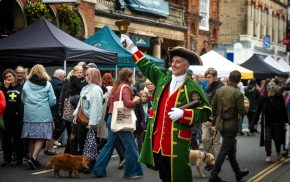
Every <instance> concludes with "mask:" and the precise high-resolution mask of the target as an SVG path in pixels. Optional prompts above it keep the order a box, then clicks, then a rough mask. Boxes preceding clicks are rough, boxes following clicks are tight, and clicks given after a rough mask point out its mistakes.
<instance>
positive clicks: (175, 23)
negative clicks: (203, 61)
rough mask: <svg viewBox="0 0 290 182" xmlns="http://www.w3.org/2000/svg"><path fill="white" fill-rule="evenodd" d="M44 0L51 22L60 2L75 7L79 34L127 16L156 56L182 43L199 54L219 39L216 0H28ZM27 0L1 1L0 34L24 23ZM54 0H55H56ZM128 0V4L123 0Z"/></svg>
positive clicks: (131, 28)
mask: <svg viewBox="0 0 290 182" xmlns="http://www.w3.org/2000/svg"><path fill="white" fill-rule="evenodd" d="M31 1H41V2H43V3H47V6H48V8H49V9H50V17H51V21H52V23H53V24H55V25H56V26H59V20H58V16H57V12H58V8H59V5H60V4H61V3H65V2H66V3H68V2H70V4H72V5H74V6H75V7H77V11H78V15H79V16H80V18H81V21H82V23H81V31H80V33H79V34H78V35H77V37H78V38H80V39H84V38H87V37H89V36H91V35H93V34H94V33H95V32H96V31H97V30H99V29H101V28H102V27H103V26H104V25H108V26H109V27H110V28H111V29H112V30H113V31H115V32H117V31H118V28H117V26H116V25H115V22H116V21H117V20H119V19H127V20H129V21H130V22H131V23H130V26H129V29H128V33H129V34H130V36H131V35H132V36H135V37H137V39H138V38H140V37H147V40H149V43H148V44H149V45H147V47H146V46H145V47H141V49H142V50H143V51H145V52H148V53H149V54H152V55H154V56H155V57H163V58H165V57H166V52H167V49H168V47H173V46H177V45H181V46H185V47H187V48H189V49H191V50H194V51H195V52H197V53H198V54H201V53H205V52H207V51H209V50H211V49H212V48H213V46H214V45H215V44H216V43H218V42H219V38H218V32H219V28H220V26H221V22H220V21H219V20H218V18H219V1H217V0H139V1H140V2H141V1H142V3H143V4H146V5H148V7H147V8H148V9H145V10H144V9H142V8H139V9H138V8H134V7H133V6H130V5H131V4H132V2H136V5H138V4H137V2H139V1H137V0H136V1H131V4H129V3H128V1H124V0H31ZM26 2H27V0H1V1H0V35H9V34H11V33H14V32H16V31H19V30H21V29H22V28H24V27H25V26H27V22H26V18H25V16H24V10H23V9H24V5H25V3H26ZM56 2H57V3H56ZM126 3H127V4H126Z"/></svg>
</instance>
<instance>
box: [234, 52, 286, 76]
mask: <svg viewBox="0 0 290 182" xmlns="http://www.w3.org/2000/svg"><path fill="white" fill-rule="evenodd" d="M265 57H266V56H262V55H258V54H254V55H253V56H252V57H250V58H249V59H248V60H247V61H246V62H244V63H243V64H241V65H240V66H242V67H244V68H247V69H249V70H252V71H253V72H254V78H255V79H257V80H261V79H266V78H273V77H275V76H279V77H288V74H287V73H284V72H282V71H280V70H277V69H276V68H274V67H272V66H270V65H269V64H267V63H266V62H265V61H264V59H265Z"/></svg>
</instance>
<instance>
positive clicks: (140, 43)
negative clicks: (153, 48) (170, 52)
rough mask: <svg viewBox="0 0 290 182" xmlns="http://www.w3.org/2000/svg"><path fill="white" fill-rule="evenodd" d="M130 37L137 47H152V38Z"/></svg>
mask: <svg viewBox="0 0 290 182" xmlns="http://www.w3.org/2000/svg"><path fill="white" fill-rule="evenodd" d="M130 37H131V39H132V41H133V43H134V44H135V45H136V46H137V47H150V37H146V36H142V35H131V36H130Z"/></svg>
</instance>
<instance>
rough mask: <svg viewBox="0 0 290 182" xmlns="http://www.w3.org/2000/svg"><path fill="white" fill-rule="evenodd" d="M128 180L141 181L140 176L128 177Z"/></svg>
mask: <svg viewBox="0 0 290 182" xmlns="http://www.w3.org/2000/svg"><path fill="white" fill-rule="evenodd" d="M128 178H130V179H139V178H140V176H130V177H128Z"/></svg>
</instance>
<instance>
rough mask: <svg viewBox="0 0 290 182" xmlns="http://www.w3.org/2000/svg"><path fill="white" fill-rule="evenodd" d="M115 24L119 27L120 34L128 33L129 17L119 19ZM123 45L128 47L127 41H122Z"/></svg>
mask: <svg viewBox="0 0 290 182" xmlns="http://www.w3.org/2000/svg"><path fill="white" fill-rule="evenodd" d="M115 25H116V26H117V27H118V29H119V32H120V34H127V31H128V27H129V25H130V21H129V20H127V19H121V20H117V21H116V22H115ZM122 45H123V47H127V44H126V41H123V42H122Z"/></svg>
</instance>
